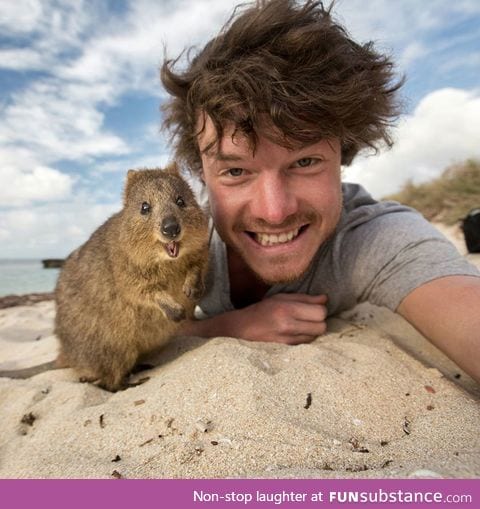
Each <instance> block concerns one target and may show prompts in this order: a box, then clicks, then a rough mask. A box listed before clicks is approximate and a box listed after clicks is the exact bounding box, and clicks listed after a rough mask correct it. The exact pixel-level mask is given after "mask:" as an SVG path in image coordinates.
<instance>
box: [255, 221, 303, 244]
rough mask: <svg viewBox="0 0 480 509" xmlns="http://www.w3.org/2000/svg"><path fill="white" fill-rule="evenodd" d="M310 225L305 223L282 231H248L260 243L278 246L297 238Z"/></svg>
mask: <svg viewBox="0 0 480 509" xmlns="http://www.w3.org/2000/svg"><path fill="white" fill-rule="evenodd" d="M307 227H308V225H304V226H302V227H301V228H295V229H294V230H290V231H288V232H282V233H262V232H247V233H248V234H249V236H250V237H251V238H252V239H254V240H255V241H256V242H258V244H260V245H261V246H264V247H269V246H277V245H279V244H287V243H288V242H291V241H292V240H294V239H296V238H297V237H298V236H299V235H300V233H302V232H303V231H304V230H305V229H306V228H307Z"/></svg>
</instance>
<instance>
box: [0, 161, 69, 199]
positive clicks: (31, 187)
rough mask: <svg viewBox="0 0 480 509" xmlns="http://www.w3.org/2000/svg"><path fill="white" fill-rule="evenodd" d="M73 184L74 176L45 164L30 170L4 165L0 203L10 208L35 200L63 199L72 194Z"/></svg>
mask: <svg viewBox="0 0 480 509" xmlns="http://www.w3.org/2000/svg"><path fill="white" fill-rule="evenodd" d="M72 184H73V179H72V177H70V176H69V175H65V174H63V173H61V172H59V171H57V170H55V169H53V168H48V167H45V166H37V167H35V168H33V169H31V170H30V171H22V170H18V169H16V168H11V167H2V172H1V174H0V203H1V204H2V207H4V208H8V207H14V206H20V205H25V204H28V203H31V202H35V201H57V200H62V199H65V198H67V197H68V196H69V195H70V193H71V190H72Z"/></svg>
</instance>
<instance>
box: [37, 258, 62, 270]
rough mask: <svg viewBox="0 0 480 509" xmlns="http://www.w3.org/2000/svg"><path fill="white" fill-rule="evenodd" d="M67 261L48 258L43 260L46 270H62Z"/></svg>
mask: <svg viewBox="0 0 480 509" xmlns="http://www.w3.org/2000/svg"><path fill="white" fill-rule="evenodd" d="M64 261H65V260H62V259H59V258H48V259H46V260H42V263H43V268H44V269H60V268H61V267H62V265H63V262H64Z"/></svg>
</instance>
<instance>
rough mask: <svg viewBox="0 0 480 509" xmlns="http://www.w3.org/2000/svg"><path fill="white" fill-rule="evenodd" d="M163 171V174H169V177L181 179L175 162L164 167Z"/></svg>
mask: <svg viewBox="0 0 480 509" xmlns="http://www.w3.org/2000/svg"><path fill="white" fill-rule="evenodd" d="M163 171H164V172H165V173H169V174H170V175H175V176H177V177H181V175H180V169H179V168H178V165H177V163H176V161H172V162H171V163H170V164H169V165H168V166H166V167H165V169H164V170H163Z"/></svg>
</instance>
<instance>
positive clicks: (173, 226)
mask: <svg viewBox="0 0 480 509" xmlns="http://www.w3.org/2000/svg"><path fill="white" fill-rule="evenodd" d="M161 231H162V234H163V235H165V237H168V238H169V239H175V238H176V237H178V236H179V235H180V232H181V231H182V228H181V227H180V224H179V223H178V221H177V218H176V217H174V216H168V217H166V218H165V219H163V221H162V226H161Z"/></svg>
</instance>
